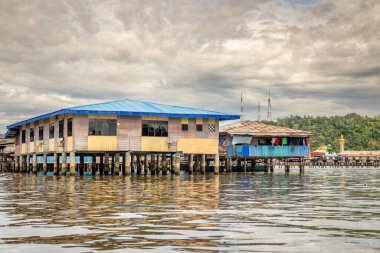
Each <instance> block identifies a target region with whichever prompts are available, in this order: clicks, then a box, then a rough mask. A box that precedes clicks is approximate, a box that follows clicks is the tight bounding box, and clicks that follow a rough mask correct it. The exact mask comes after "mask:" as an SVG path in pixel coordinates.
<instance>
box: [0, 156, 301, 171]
mask: <svg viewBox="0 0 380 253" xmlns="http://www.w3.org/2000/svg"><path fill="white" fill-rule="evenodd" d="M48 157H49V158H50V161H53V162H49V163H48ZM78 157H79V159H78ZM88 157H91V161H90V162H89V161H88V160H86V159H85V158H88ZM31 158H32V159H31ZM39 158H42V159H37V154H32V155H23V156H16V157H15V159H12V160H10V159H8V160H7V161H0V171H8V172H10V171H13V172H20V173H34V174H43V175H47V174H50V175H131V174H147V173H150V174H159V173H161V174H163V175H165V174H168V173H170V174H174V175H178V174H179V173H180V170H181V169H183V170H185V171H187V172H189V173H194V172H199V173H205V172H206V171H213V172H214V173H215V174H218V173H220V172H255V171H263V172H267V173H273V172H274V168H275V167H276V166H277V167H279V168H284V169H285V173H289V172H290V168H291V167H299V170H300V172H301V173H302V172H304V169H305V165H306V163H305V160H304V159H302V158H298V159H294V158H293V159H273V158H241V157H222V158H221V159H220V157H219V154H215V155H205V154H180V153H132V152H122V153H119V152H117V153H109V152H106V153H92V154H88V153H74V152H71V153H53V154H43V155H40V156H39ZM51 158H52V159H51ZM37 160H39V162H37ZM41 160H42V162H41Z"/></svg>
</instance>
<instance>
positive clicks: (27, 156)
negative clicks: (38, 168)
mask: <svg viewBox="0 0 380 253" xmlns="http://www.w3.org/2000/svg"><path fill="white" fill-rule="evenodd" d="M29 168H30V156H29V154H27V155H26V172H27V173H29Z"/></svg>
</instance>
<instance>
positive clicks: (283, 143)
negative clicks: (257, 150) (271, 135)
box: [281, 137, 287, 146]
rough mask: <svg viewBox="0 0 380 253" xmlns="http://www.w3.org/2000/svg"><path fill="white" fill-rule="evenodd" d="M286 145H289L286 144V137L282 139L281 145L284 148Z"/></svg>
mask: <svg viewBox="0 0 380 253" xmlns="http://www.w3.org/2000/svg"><path fill="white" fill-rule="evenodd" d="M286 143H287V142H286V137H284V138H282V143H281V145H282V146H285V145H286Z"/></svg>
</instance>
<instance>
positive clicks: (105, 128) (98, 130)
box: [88, 119, 116, 136]
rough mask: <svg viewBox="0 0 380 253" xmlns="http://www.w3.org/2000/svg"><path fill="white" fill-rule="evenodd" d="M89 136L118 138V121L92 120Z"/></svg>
mask: <svg viewBox="0 0 380 253" xmlns="http://www.w3.org/2000/svg"><path fill="white" fill-rule="evenodd" d="M88 135H102V136H116V119H90V120H89V125H88Z"/></svg>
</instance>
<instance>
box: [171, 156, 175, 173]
mask: <svg viewBox="0 0 380 253" xmlns="http://www.w3.org/2000/svg"><path fill="white" fill-rule="evenodd" d="M174 164H175V155H173V154H170V174H174V166H175V165H174Z"/></svg>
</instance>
